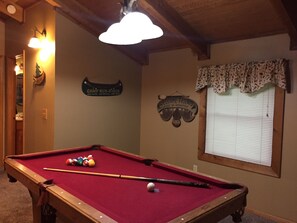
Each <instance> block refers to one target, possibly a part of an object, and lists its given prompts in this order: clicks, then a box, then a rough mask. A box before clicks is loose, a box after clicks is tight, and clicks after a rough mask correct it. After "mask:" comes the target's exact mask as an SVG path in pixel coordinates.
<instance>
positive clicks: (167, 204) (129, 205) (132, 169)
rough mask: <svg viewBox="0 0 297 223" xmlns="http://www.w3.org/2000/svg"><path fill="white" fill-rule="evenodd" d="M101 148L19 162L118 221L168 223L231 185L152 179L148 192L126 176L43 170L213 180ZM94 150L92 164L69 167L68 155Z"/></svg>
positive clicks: (73, 155)
mask: <svg viewBox="0 0 297 223" xmlns="http://www.w3.org/2000/svg"><path fill="white" fill-rule="evenodd" d="M104 148H105V147H103V149H99V150H90V149H85V150H80V151H74V152H71V153H61V154H60V153H53V154H54V155H51V154H52V153H48V154H46V155H43V156H37V157H34V156H33V157H27V158H26V159H20V160H19V162H20V163H22V164H23V165H25V166H27V167H28V168H30V169H31V170H32V171H34V172H36V173H37V174H39V175H41V176H43V177H44V178H46V179H53V180H54V183H55V184H56V185H58V186H59V187H61V188H63V189H64V190H66V191H68V192H70V193H71V194H73V195H74V196H76V197H77V198H79V199H81V200H82V201H84V202H86V203H88V204H89V205H91V206H93V207H94V208H96V209H98V210H100V211H101V212H103V213H104V214H106V215H108V216H110V217H111V218H113V219H114V220H116V221H118V222H156V223H157V222H167V221H169V220H171V219H174V218H176V217H177V216H180V215H182V214H184V213H186V212H188V211H190V210H192V209H194V208H197V207H199V206H201V205H203V204H205V203H207V202H209V201H211V200H213V199H215V198H218V197H219V196H222V195H224V194H226V193H228V192H230V189H223V188H220V187H218V186H217V185H211V189H204V188H196V187H188V186H180V185H170V184H163V183H155V185H156V188H157V189H158V192H154V193H151V192H148V191H147V187H146V185H147V183H148V182H145V181H138V180H127V179H119V178H109V177H100V176H90V175H79V174H71V173H58V172H52V171H45V170H43V168H44V167H48V168H61V169H69V170H80V171H90V172H91V171H92V172H101V173H113V174H125V175H133V176H144V177H151V178H164V179H172V180H182V181H198V182H201V181H204V180H207V181H208V183H210V184H211V182H216V181H213V180H212V179H207V178H206V177H205V176H204V177H201V176H199V175H198V174H197V175H195V174H192V175H191V174H189V175H188V174H186V172H185V171H179V169H176V168H171V167H167V166H166V165H162V164H160V163H158V162H156V165H153V166H146V165H144V164H143V163H142V162H141V161H142V159H141V158H139V157H136V156H135V157H134V156H126V155H121V152H119V154H116V153H114V152H113V150H112V151H110V150H109V149H108V148H106V149H104ZM90 154H92V155H93V157H94V159H95V161H96V166H95V167H93V168H90V167H78V166H67V165H66V164H65V161H66V159H68V158H76V157H79V156H87V155H90Z"/></svg>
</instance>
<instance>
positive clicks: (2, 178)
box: [0, 168, 277, 223]
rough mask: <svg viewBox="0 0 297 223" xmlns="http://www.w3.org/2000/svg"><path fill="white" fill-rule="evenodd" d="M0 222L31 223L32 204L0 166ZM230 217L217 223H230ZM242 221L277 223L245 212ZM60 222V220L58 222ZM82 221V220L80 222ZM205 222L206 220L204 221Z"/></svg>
mask: <svg viewBox="0 0 297 223" xmlns="http://www.w3.org/2000/svg"><path fill="white" fill-rule="evenodd" d="M0 199H1V205H0V223H32V222H33V220H32V206H31V198H30V195H29V192H28V190H27V189H26V187H25V186H23V185H22V184H21V183H19V182H16V183H10V182H9V181H8V178H7V176H6V173H5V171H4V170H3V168H0ZM232 222H233V221H232V219H231V217H227V218H225V219H223V220H221V221H220V222H219V223H232ZM242 222H243V223H277V222H274V221H270V220H266V219H263V218H261V217H259V216H256V215H253V214H250V213H245V215H244V216H243V219H242ZM60 223H61V222H60ZM80 223H82V222H80ZM206 223H207V222H206Z"/></svg>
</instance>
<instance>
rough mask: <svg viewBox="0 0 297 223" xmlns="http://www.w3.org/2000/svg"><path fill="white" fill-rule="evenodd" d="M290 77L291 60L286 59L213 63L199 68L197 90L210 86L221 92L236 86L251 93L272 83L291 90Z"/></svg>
mask: <svg viewBox="0 0 297 223" xmlns="http://www.w3.org/2000/svg"><path fill="white" fill-rule="evenodd" d="M289 77H290V76H289V61H288V60H285V59H276V60H266V61H261V62H247V63H233V64H224V65H212V66H206V67H201V68H199V69H198V76H197V82H196V91H199V90H200V89H202V88H204V87H206V86H210V87H213V89H214V91H215V92H216V93H218V94H220V93H224V92H226V91H227V90H228V89H229V88H231V87H233V86H236V87H238V88H240V91H241V92H242V93H251V92H256V91H258V90H260V89H261V88H262V87H264V85H265V84H268V83H272V84H275V85H276V86H278V87H280V88H283V89H286V90H287V92H290V81H289V80H290V79H289Z"/></svg>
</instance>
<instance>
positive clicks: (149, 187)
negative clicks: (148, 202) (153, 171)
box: [146, 182, 155, 192]
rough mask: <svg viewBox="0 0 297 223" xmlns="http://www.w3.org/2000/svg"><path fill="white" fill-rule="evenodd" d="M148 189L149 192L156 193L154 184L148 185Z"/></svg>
mask: <svg viewBox="0 0 297 223" xmlns="http://www.w3.org/2000/svg"><path fill="white" fill-rule="evenodd" d="M146 187H147V190H148V191H149V192H154V190H155V184H154V183H152V182H150V183H148V184H147V186H146Z"/></svg>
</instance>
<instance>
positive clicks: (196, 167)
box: [193, 164, 198, 172]
mask: <svg viewBox="0 0 297 223" xmlns="http://www.w3.org/2000/svg"><path fill="white" fill-rule="evenodd" d="M193 171H195V172H197V171H198V166H197V165H196V164H193Z"/></svg>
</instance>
